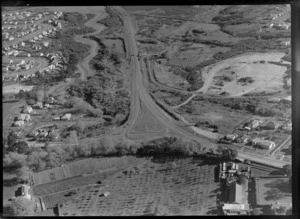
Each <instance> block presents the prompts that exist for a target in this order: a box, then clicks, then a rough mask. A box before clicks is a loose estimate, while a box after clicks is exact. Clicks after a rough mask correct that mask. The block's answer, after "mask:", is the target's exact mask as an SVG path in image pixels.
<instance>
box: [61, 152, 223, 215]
mask: <svg viewBox="0 0 300 219" xmlns="http://www.w3.org/2000/svg"><path fill="white" fill-rule="evenodd" d="M215 167H216V165H212V164H208V163H206V162H205V161H201V160H197V159H191V158H187V159H168V158H157V159H155V158H154V159H153V160H152V161H148V162H144V163H143V164H140V165H138V166H135V167H133V168H130V169H126V171H123V173H121V172H120V173H117V174H116V175H114V176H112V177H109V178H107V179H106V180H104V181H103V184H105V185H107V186H108V187H107V191H109V192H110V196H108V197H101V196H99V193H97V192H93V191H90V192H88V193H85V194H82V195H80V196H78V197H77V198H75V199H73V200H71V201H69V202H67V203H65V204H64V205H63V206H62V207H61V208H60V209H59V215H65V216H71V215H73V216H92V215H94V216H129V215H130V216H138V215H139V216H140V215H206V214H213V213H212V212H213V210H212V209H215V206H216V197H217V192H218V191H219V183H216V182H215ZM215 214H216V213H215Z"/></svg>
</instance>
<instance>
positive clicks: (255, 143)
mask: <svg viewBox="0 0 300 219" xmlns="http://www.w3.org/2000/svg"><path fill="white" fill-rule="evenodd" d="M261 141H262V139H261V138H253V139H252V140H251V144H252V145H257V144H258V143H260V142H261Z"/></svg>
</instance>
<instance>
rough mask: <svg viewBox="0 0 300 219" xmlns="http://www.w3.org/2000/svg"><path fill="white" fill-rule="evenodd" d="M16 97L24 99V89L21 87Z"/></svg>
mask: <svg viewBox="0 0 300 219" xmlns="http://www.w3.org/2000/svg"><path fill="white" fill-rule="evenodd" d="M18 97H19V99H21V100H23V99H25V97H26V93H25V91H24V90H23V89H21V90H20V91H19V93H18Z"/></svg>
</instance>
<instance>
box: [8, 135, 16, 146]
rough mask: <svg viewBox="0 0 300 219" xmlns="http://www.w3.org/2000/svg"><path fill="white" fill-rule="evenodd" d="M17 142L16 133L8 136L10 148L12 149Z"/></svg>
mask: <svg viewBox="0 0 300 219" xmlns="http://www.w3.org/2000/svg"><path fill="white" fill-rule="evenodd" d="M16 141H17V135H16V134H15V133H14V132H11V133H10V134H9V135H8V136H7V145H8V147H12V146H13V145H14V144H15V143H16Z"/></svg>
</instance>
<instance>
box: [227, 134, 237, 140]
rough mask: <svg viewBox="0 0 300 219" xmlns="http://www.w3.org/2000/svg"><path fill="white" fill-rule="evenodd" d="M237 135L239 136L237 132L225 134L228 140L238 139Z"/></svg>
mask: <svg viewBox="0 0 300 219" xmlns="http://www.w3.org/2000/svg"><path fill="white" fill-rule="evenodd" d="M236 137H238V135H237V134H227V135H226V136H225V139H226V140H230V141H233V140H234V139H236Z"/></svg>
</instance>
